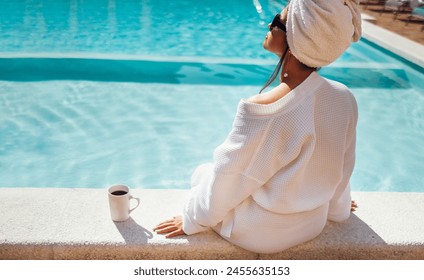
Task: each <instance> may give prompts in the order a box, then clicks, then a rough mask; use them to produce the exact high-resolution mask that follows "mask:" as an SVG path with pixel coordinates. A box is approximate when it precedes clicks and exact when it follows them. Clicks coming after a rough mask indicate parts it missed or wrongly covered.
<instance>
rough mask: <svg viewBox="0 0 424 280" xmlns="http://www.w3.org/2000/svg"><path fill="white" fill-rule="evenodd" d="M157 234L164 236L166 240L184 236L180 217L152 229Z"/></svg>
mask: <svg viewBox="0 0 424 280" xmlns="http://www.w3.org/2000/svg"><path fill="white" fill-rule="evenodd" d="M153 230H154V231H155V232H156V233H158V234H166V235H165V237H166V238H170V237H175V236H179V235H185V232H184V231H183V218H182V217H181V216H176V217H173V218H172V219H169V220H166V221H164V222H162V223H160V224H159V225H157V226H156V227H155V228H154V229H153Z"/></svg>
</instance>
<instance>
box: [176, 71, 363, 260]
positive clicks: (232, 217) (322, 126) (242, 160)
mask: <svg viewBox="0 0 424 280" xmlns="http://www.w3.org/2000/svg"><path fill="white" fill-rule="evenodd" d="M357 117H358V112H357V104H356V101H355V98H354V96H353V95H352V93H351V92H350V91H349V90H348V89H347V88H346V87H345V86H344V85H342V84H340V83H337V82H334V81H331V80H327V79H325V78H323V77H321V76H319V74H318V73H316V72H313V73H312V74H311V75H310V76H309V77H308V78H307V79H306V80H305V81H304V82H303V83H301V84H300V85H299V86H297V87H296V88H295V89H294V90H292V91H291V92H290V93H288V94H287V95H286V96H284V97H283V98H281V99H280V100H278V101H276V102H275V103H272V104H269V105H260V104H255V103H250V102H248V101H246V100H243V99H242V100H241V101H240V103H239V105H238V110H237V114H236V117H235V120H234V123H233V127H232V130H231V132H230V133H229V135H228V137H227V138H226V139H225V141H224V142H223V143H222V144H221V145H220V146H218V147H217V148H216V150H215V152H214V161H213V162H212V163H207V164H203V165H201V166H199V167H198V168H197V169H196V170H195V171H194V173H193V176H192V189H191V192H190V195H189V197H188V200H187V202H186V204H185V206H184V210H183V219H184V223H183V230H184V232H185V233H186V234H189V235H190V234H195V233H198V232H201V231H204V230H206V229H207V228H213V229H214V230H215V231H216V232H217V233H218V234H220V235H221V236H222V237H223V238H225V239H227V240H228V241H230V242H231V243H233V244H236V245H238V246H240V247H242V248H245V249H247V250H250V251H254V252H258V253H273V252H278V251H282V250H284V249H287V248H289V247H292V246H294V245H297V244H300V243H302V242H305V241H308V240H311V239H313V238H315V237H316V236H317V235H319V234H320V232H321V231H322V230H323V228H324V226H325V224H326V221H327V219H329V220H332V221H337V222H339V221H343V220H346V219H347V218H348V217H349V215H350V204H351V197H350V187H349V179H350V176H351V174H352V171H353V167H354V162H355V142H356V123H357Z"/></svg>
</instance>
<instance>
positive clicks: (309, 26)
mask: <svg viewBox="0 0 424 280" xmlns="http://www.w3.org/2000/svg"><path fill="white" fill-rule="evenodd" d="M359 1H360V0H292V1H290V4H289V7H288V14H287V23H286V27H287V42H288V45H289V47H290V50H291V52H292V54H293V55H294V56H295V57H296V58H297V59H298V60H299V61H300V62H302V63H303V64H305V65H307V66H309V67H322V66H325V65H328V64H330V63H332V62H333V61H335V60H336V59H337V58H338V57H339V56H340V55H342V53H343V52H344V51H345V50H346V49H347V48H348V47H349V46H350V43H351V42H352V41H353V42H356V41H358V40H359V38H360V37H361V13H360V12H359V7H358V5H359Z"/></svg>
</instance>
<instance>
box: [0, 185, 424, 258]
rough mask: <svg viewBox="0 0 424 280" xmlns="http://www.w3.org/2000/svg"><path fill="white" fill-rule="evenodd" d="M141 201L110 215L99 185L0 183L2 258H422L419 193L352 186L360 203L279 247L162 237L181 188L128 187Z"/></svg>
mask: <svg viewBox="0 0 424 280" xmlns="http://www.w3.org/2000/svg"><path fill="white" fill-rule="evenodd" d="M132 193H133V195H134V196H137V197H139V198H140V200H141V205H140V207H139V208H138V209H136V210H135V211H134V212H133V213H132V217H131V218H130V219H129V220H128V221H126V222H122V223H114V222H113V221H112V220H111V219H110V216H109V208H108V207H109V206H108V200H107V193H106V190H105V189H51V188H45V189H33V188H17V189H9V188H0V212H1V213H2V215H1V218H0V259H424V234H423V232H424V220H423V219H422V214H423V213H424V203H423V202H424V193H378V192H369V193H366V192H361V193H354V194H353V196H354V199H355V200H357V202H358V204H359V209H358V211H357V212H355V214H353V215H352V216H351V218H350V219H349V220H348V221H347V222H345V223H331V222H329V223H328V225H327V227H326V228H325V229H324V231H323V233H322V234H321V235H320V236H319V237H317V238H316V239H314V240H312V241H310V242H307V243H305V244H302V245H299V246H296V247H293V248H291V249H288V250H286V251H283V252H281V253H277V254H269V255H267V254H256V253H252V252H249V251H246V250H243V249H240V248H238V247H236V246H234V245H232V244H230V243H228V242H227V241H224V240H223V239H221V238H220V237H219V236H218V235H217V234H215V233H214V232H212V231H207V232H205V233H201V234H197V235H193V236H184V237H180V238H174V239H165V238H164V237H163V236H160V235H157V234H155V233H154V232H153V231H152V228H153V227H154V226H155V225H156V224H157V223H158V222H160V221H162V220H164V219H167V218H169V217H171V216H173V215H176V214H178V213H179V210H180V209H181V205H182V204H183V202H184V199H185V195H186V194H187V191H186V190H146V189H134V190H132Z"/></svg>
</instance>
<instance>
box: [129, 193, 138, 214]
mask: <svg viewBox="0 0 424 280" xmlns="http://www.w3.org/2000/svg"><path fill="white" fill-rule="evenodd" d="M131 199H135V200H137V206H135V207H134V208H132V209H130V212H129V213H131V212H132V211H133V210H134V209H135V208H137V207H138V206H139V205H140V198H138V197H134V196H132V195H131V196H130V200H131Z"/></svg>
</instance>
